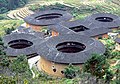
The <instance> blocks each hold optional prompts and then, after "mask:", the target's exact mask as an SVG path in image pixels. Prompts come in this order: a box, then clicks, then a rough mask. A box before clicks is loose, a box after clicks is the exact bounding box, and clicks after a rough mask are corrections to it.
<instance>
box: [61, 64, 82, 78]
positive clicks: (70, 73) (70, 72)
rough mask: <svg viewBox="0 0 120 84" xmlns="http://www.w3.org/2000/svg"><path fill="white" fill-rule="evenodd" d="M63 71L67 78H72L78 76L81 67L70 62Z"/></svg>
mask: <svg viewBox="0 0 120 84" xmlns="http://www.w3.org/2000/svg"><path fill="white" fill-rule="evenodd" d="M63 72H64V75H65V77H66V78H69V79H72V78H74V77H76V76H77V75H78V74H80V68H79V67H75V66H73V65H72V64H69V66H68V67H66V68H65V70H64V71H63Z"/></svg>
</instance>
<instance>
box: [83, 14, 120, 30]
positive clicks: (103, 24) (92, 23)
mask: <svg viewBox="0 0 120 84" xmlns="http://www.w3.org/2000/svg"><path fill="white" fill-rule="evenodd" d="M98 17H110V18H112V19H113V21H111V22H101V21H98V20H96V18H98ZM85 21H86V22H87V23H89V27H91V28H92V27H93V28H101V27H105V28H116V27H119V26H120V24H119V23H120V17H118V16H117V15H113V14H110V13H97V14H93V15H91V16H88V17H86V18H85Z"/></svg>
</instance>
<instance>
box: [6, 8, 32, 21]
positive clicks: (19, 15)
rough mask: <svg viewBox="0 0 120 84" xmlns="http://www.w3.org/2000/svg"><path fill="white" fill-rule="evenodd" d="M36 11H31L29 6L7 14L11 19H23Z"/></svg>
mask: <svg viewBox="0 0 120 84" xmlns="http://www.w3.org/2000/svg"><path fill="white" fill-rule="evenodd" d="M33 13H34V12H32V11H30V10H29V8H28V7H24V8H20V9H17V10H13V11H10V12H9V13H8V14H7V16H8V17H9V18H11V19H20V20H22V19H23V18H25V17H26V16H28V15H30V14H33Z"/></svg>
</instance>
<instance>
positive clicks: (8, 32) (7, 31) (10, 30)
mask: <svg viewBox="0 0 120 84" xmlns="http://www.w3.org/2000/svg"><path fill="white" fill-rule="evenodd" d="M13 30H15V28H14V27H12V28H7V29H5V33H6V34H10V33H12V31H13Z"/></svg>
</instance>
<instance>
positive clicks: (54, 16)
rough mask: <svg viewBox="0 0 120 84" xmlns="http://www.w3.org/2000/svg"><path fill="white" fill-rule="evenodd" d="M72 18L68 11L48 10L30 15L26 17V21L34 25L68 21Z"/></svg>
mask: <svg viewBox="0 0 120 84" xmlns="http://www.w3.org/2000/svg"><path fill="white" fill-rule="evenodd" d="M71 18H73V16H72V15H71V14H70V13H68V12H66V11H60V10H47V11H40V12H38V13H35V14H32V15H29V16H27V17H26V18H24V21H25V22H26V23H28V24H32V25H39V26H48V25H53V24H56V23H59V22H61V21H68V20H70V19H71Z"/></svg>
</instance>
